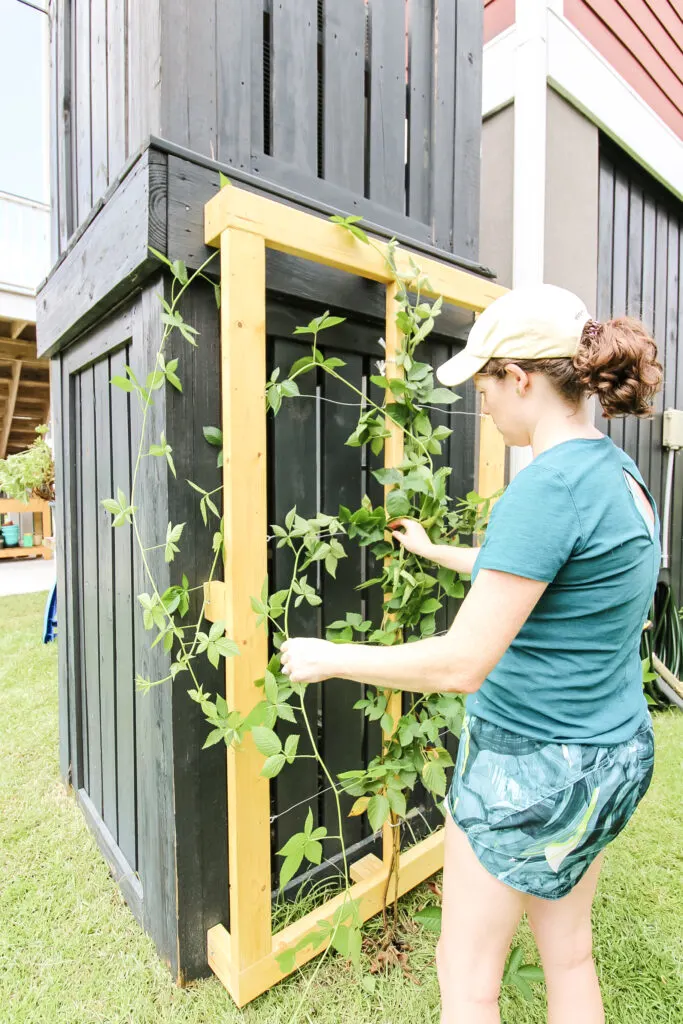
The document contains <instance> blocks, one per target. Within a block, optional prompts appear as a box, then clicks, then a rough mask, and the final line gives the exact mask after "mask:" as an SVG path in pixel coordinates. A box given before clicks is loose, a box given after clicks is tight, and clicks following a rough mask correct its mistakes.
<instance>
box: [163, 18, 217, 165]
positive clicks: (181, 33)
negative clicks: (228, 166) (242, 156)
mask: <svg viewBox="0 0 683 1024" xmlns="http://www.w3.org/2000/svg"><path fill="white" fill-rule="evenodd" d="M164 16H165V18H168V20H169V22H170V23H171V24H172V26H173V28H172V30H171V31H168V32H162V35H161V42H162V76H163V77H162V108H161V134H162V136H163V137H164V138H168V139H173V141H174V142H178V143H180V145H183V146H188V147H189V148H190V149H192V150H195V151H197V152H199V153H204V154H206V155H207V156H215V155H216V3H215V0H193V3H192V4H188V3H185V2H184V0H168V2H167V4H166V11H165V12H164ZM163 69H169V70H168V71H166V73H164V70H163ZM169 72H170V73H169Z"/></svg>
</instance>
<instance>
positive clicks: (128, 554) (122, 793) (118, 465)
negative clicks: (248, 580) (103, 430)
mask: <svg viewBox="0 0 683 1024" xmlns="http://www.w3.org/2000/svg"><path fill="white" fill-rule="evenodd" d="M131 340H132V337H131V336H130V335H129V334H128V331H127V330H126V328H125V325H122V330H121V332H120V334H119V343H120V347H119V348H118V349H117V350H116V351H115V352H114V353H113V354H112V355H111V356H110V358H109V365H110V372H111V376H112V377H123V376H125V366H126V363H127V362H128V360H129V358H130V343H131ZM110 400H111V422H112V431H113V444H112V485H113V491H117V490H118V488H119V487H120V488H121V490H122V491H123V493H124V494H125V495H129V494H130V485H131V450H130V448H131V436H130V428H131V408H130V404H131V399H130V396H129V395H128V394H127V393H126V392H125V391H122V390H121V388H117V387H112V388H111V399H110ZM132 532H133V531H132V527H131V526H129V525H128V524H124V525H123V526H118V527H117V528H116V529H115V530H114V531H113V533H114V553H113V564H114V582H115V591H114V619H115V628H116V657H115V659H114V677H115V687H116V772H115V776H116V787H117V799H118V834H117V842H118V846H119V847H120V849H121V852H122V854H123V856H124V857H125V858H126V861H127V862H128V864H129V865H130V867H131V868H132V869H133V870H135V869H136V868H137V863H138V859H137V837H136V816H137V800H138V796H137V778H136V770H135V769H136V765H135V748H136V742H135V736H136V728H135V665H134V650H135V633H134V629H135V626H134V608H133V602H134V600H135V595H134V592H133V546H132V541H133V537H132Z"/></svg>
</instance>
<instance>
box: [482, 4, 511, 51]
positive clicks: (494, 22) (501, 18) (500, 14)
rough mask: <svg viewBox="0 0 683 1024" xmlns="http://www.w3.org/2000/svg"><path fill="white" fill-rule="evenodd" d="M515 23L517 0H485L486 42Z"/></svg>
mask: <svg viewBox="0 0 683 1024" xmlns="http://www.w3.org/2000/svg"><path fill="white" fill-rule="evenodd" d="M514 23H515V0H484V42H485V43H488V41H489V39H493V37H494V36H497V35H499V34H500V33H501V32H503V31H504V30H505V29H506V28H509V27H510V25H514Z"/></svg>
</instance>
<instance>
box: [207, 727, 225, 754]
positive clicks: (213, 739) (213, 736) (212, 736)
mask: <svg viewBox="0 0 683 1024" xmlns="http://www.w3.org/2000/svg"><path fill="white" fill-rule="evenodd" d="M222 739H223V730H222V729H214V730H213V731H212V732H210V733H209V735H208V736H207V737H206V740H205V741H204V746H203V747H202V750H206V748H207V747H213V746H214V744H216V743H220V741H221V740H222Z"/></svg>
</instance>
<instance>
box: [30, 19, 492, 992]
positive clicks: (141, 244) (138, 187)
mask: <svg viewBox="0 0 683 1024" xmlns="http://www.w3.org/2000/svg"><path fill="white" fill-rule="evenodd" d="M51 24H52V126H53V151H52V195H53V221H52V223H53V234H52V237H53V257H54V266H53V269H52V271H51V273H50V275H49V277H48V278H47V280H46V281H45V282H44V283H43V285H42V286H41V289H40V292H39V296H38V346H39V354H40V355H43V356H45V355H49V356H50V357H51V359H52V381H53V384H52V386H53V406H54V419H55V428H56V429H55V451H56V463H57V467H56V468H57V532H58V594H59V621H60V650H59V700H60V767H61V773H62V776H63V778H64V780H65V781H66V782H68V783H70V785H71V786H72V787H73V790H74V793H75V795H76V797H77V799H78V801H79V804H80V806H81V808H82V810H83V813H84V815H85V816H86V818H87V821H88V823H89V826H90V827H91V829H92V831H93V833H94V835H95V836H96V838H97V841H98V843H99V846H100V849H101V851H102V854H103V856H104V857H105V858H106V860H107V862H108V864H109V865H110V867H111V870H112V873H113V874H114V877H115V878H116V879H117V881H118V883H119V885H120V887H121V890H122V892H123V894H124V896H125V898H126V900H127V902H128V903H129V905H130V907H131V910H132V911H133V913H134V914H135V916H136V917H137V919H138V920H139V921H140V923H141V925H142V927H144V928H145V930H146V931H148V932H149V934H150V935H151V936H152V937H153V939H154V941H155V942H156V945H157V948H158V950H159V954H160V956H162V957H163V958H164V959H165V960H166V961H167V962H168V963H169V966H170V968H171V971H172V973H173V975H174V977H175V978H176V979H177V980H178V981H179V982H183V981H185V980H189V979H191V978H194V977H197V976H201V975H203V974H206V973H207V972H208V969H207V955H206V934H207V930H208V929H210V928H211V927H212V926H213V925H215V924H217V923H218V922H224V923H226V924H227V923H228V916H229V911H228V877H227V855H228V854H227V829H226V778H225V749H224V747H223V746H222V745H221V746H215V747H212V748H210V749H208V750H206V751H202V750H201V747H202V743H203V741H204V739H205V735H206V722H205V719H204V718H203V715H202V713H201V710H200V709H199V708H198V707H197V706H196V705H193V704H192V702H191V701H190V700H189V698H188V697H187V694H186V687H184V686H180V688H178V687H170V686H168V687H157V688H155V689H154V690H152V691H151V692H150V693H149V694H146V695H141V694H140V693H136V690H135V685H134V677H135V675H136V673H141V674H142V675H143V676H151V677H156V676H159V675H162V674H164V673H163V671H162V665H163V657H164V656H163V653H162V652H161V649H160V647H157V648H155V649H154V650H150V648H149V643H148V639H147V637H146V635H145V633H144V631H143V629H142V626H141V622H140V618H139V608H138V604H137V600H136V596H135V595H137V594H138V593H139V592H140V591H141V590H144V589H146V588H145V585H144V580H143V574H142V567H141V565H140V563H139V559H138V557H137V553H136V551H135V549H134V545H133V544H132V540H131V536H130V531H129V530H128V529H127V528H126V529H119V530H115V531H113V530H112V529H111V527H110V517H109V515H108V514H107V513H106V512H105V511H104V509H103V508H102V506H101V504H100V501H101V499H102V498H105V497H109V496H110V495H111V494H112V491H113V489H114V488H115V487H116V486H117V485H120V486H121V487H122V488H123V489H124V490H125V489H126V487H127V486H129V485H130V477H131V472H132V466H133V455H132V446H133V439H134V438H135V437H136V436H137V434H138V427H139V423H138V418H139V412H138V410H137V407H136V405H135V404H134V403H133V402H132V401H131V399H130V396H128V395H126V394H125V393H124V392H121V391H117V390H116V389H114V390H112V389H111V388H110V386H109V381H110V379H111V378H112V377H113V376H115V375H117V374H118V375H120V374H121V373H122V372H123V367H124V366H125V365H126V364H129V365H130V366H132V367H133V369H135V370H140V372H141V373H146V371H147V369H148V363H149V356H150V354H152V353H155V352H156V349H157V347H158V342H159V337H160V331H161V324H160V320H159V302H158V298H157V294H158V293H162V294H168V292H169V279H168V276H167V275H166V273H165V272H164V269H163V267H162V265H161V264H160V263H159V261H158V260H157V259H156V258H155V257H154V256H153V255H152V254H151V253H150V251H149V247H150V246H152V247H154V248H155V249H157V250H159V251H160V252H162V253H164V254H167V255H168V256H169V257H170V258H171V259H181V260H184V261H185V263H186V264H187V266H188V268H190V269H192V268H196V267H197V266H199V265H200V263H201V262H202V261H203V260H204V259H205V258H206V257H207V256H208V254H209V250H208V249H207V248H206V247H205V245H204V241H203V238H204V235H203V213H204V205H205V203H206V202H207V201H208V200H209V199H210V198H211V197H212V195H213V194H214V193H215V192H216V191H217V190H218V188H219V171H221V170H222V171H223V172H224V173H226V174H227V175H228V176H229V177H230V178H231V179H232V180H233V181H235V182H237V183H240V184H241V185H242V186H243V187H244V188H247V189H252V190H256V191H259V192H261V193H262V194H266V195H269V196H270V197H273V198H277V199H278V200H279V201H281V202H283V203H287V204H292V205H295V206H297V207H299V208H301V209H305V210H308V211H311V212H315V213H318V214H322V215H330V214H335V213H336V214H356V215H359V216H361V217H362V218H363V220H364V224H365V225H366V226H367V227H368V228H369V229H371V230H372V231H373V232H374V233H375V234H377V235H379V236H384V237H390V236H396V237H397V238H398V239H399V240H401V241H404V242H406V243H407V244H408V245H410V246H411V247H412V248H413V249H414V250H417V251H418V252H422V253H424V254H428V255H431V256H434V257H438V258H440V259H441V260H443V261H446V262H447V263H450V264H453V265H457V266H461V267H465V268H467V269H469V270H472V271H474V272H476V273H479V274H482V275H487V276H491V275H490V273H489V272H488V271H486V270H485V269H484V268H481V267H480V266H479V265H478V264H477V255H478V254H477V231H478V210H479V198H478V189H479V151H480V145H479V142H480V122H481V118H480V111H481V64H482V5H481V4H478V3H475V2H473V0H128V2H126V0H56V3H54V4H53V7H52V22H51ZM267 297H268V302H267V331H268V338H269V344H270V358H271V360H272V362H273V364H277V363H280V362H283V363H284V362H288V361H290V360H292V359H294V358H297V357H298V355H299V354H300V353H301V351H302V349H301V345H300V343H299V341H298V340H296V339H292V337H291V331H292V328H293V326H294V325H295V324H297V323H301V322H302V320H303V319H309V318H310V316H311V315H315V314H316V313H318V312H320V311H321V310H322V308H330V309H332V310H333V311H334V312H335V313H341V314H342V315H344V316H346V317H347V318H348V319H347V323H346V324H345V325H344V327H343V328H342V329H340V330H338V331H337V332H335V335H334V339H333V341H331V342H330V345H331V348H329V350H328V351H330V352H333V351H337V350H339V351H342V350H343V351H344V353H345V358H346V360H347V362H348V364H349V366H350V369H351V372H352V373H353V374H354V376H355V377H356V378H357V380H358V381H359V382H361V381H362V380H363V379H367V377H368V376H369V374H371V373H372V372H374V370H373V362H374V361H375V360H376V359H378V358H380V357H381V350H380V349H379V347H378V345H377V339H378V334H379V333H380V332H381V329H382V328H381V326H380V325H383V322H384V294H383V290H382V289H381V288H380V287H379V286H376V285H375V284H373V283H372V282H369V281H366V280H361V279H358V278H354V277H351V276H349V275H346V274H343V273H342V272H339V271H335V270H332V269H329V268H324V267H319V266H314V265H312V264H309V263H305V262H304V261H302V260H299V259H297V258H295V257H292V256H287V255H284V254H282V253H278V252H269V254H268V262H267ZM311 311H313V314H311ZM183 312H184V316H185V319H186V320H187V321H188V322H190V323H191V324H193V325H194V327H195V328H196V329H197V330H198V331H199V333H200V335H201V344H200V345H199V347H198V348H197V349H196V350H193V354H192V355H191V356H189V357H188V356H187V355H184V356H183V359H184V374H183V376H184V381H185V395H184V397H182V398H181V397H180V396H178V395H177V394H176V393H175V392H173V391H172V390H171V389H168V391H160V392H158V396H157V398H156V400H155V405H154V407H153V413H152V415H153V420H154V422H153V424H152V430H153V432H156V433H157V434H158V433H159V432H160V431H161V430H163V431H165V433H166V435H167V436H168V437H169V438H170V439H172V441H173V446H174V455H175V461H176V467H177V470H178V477H179V478H184V477H191V478H192V479H193V480H195V481H196V482H197V483H198V484H200V485H202V486H204V487H206V488H207V489H210V488H211V487H213V486H215V485H216V472H217V471H216V459H215V449H212V448H210V447H209V446H208V445H207V444H206V442H205V441H204V438H203V436H202V427H203V426H204V425H207V424H213V423H218V422H219V419H220V374H219V321H218V315H217V310H216V305H215V301H214V294H213V288H212V286H211V284H210V283H208V282H200V283H199V284H198V285H197V286H195V287H194V288H193V289H192V290H191V292H189V293H188V298H187V301H186V303H185V305H184V307H183ZM470 322H471V315H469V314H463V313H462V312H461V313H460V314H458V313H457V312H454V311H451V312H450V313H448V314H445V315H443V316H442V317H441V319H440V323H439V332H440V333H439V334H438V335H435V336H434V340H433V342H432V357H433V361H434V362H435V363H438V362H440V361H442V360H443V359H445V358H447V356H448V355H450V354H451V353H452V352H453V350H454V348H455V347H457V346H458V345H460V344H461V343H462V339H463V338H464V337H465V336H466V332H467V329H468V327H469V324H470ZM464 394H465V401H464V402H462V403H460V406H459V409H460V410H462V411H463V412H465V413H468V412H469V413H470V414H471V413H473V412H474V396H473V394H472V392H471V391H470V390H467V391H465V393H464ZM325 397H328V396H325V395H319V396H318V401H317V402H316V403H310V404H309V405H308V406H302V407H297V411H296V412H291V411H290V412H288V411H287V410H283V412H282V413H281V414H280V417H279V418H278V420H277V429H274V428H271V433H270V437H269V446H270V447H269V462H270V464H271V465H272V466H273V467H274V468H273V472H272V479H271V481H270V494H269V502H270V508H271V521H277V520H278V519H279V518H280V517H281V516H282V515H283V513H284V512H285V511H286V510H287V509H289V508H290V507H291V506H292V505H293V504H295V503H296V504H298V506H299V507H300V509H301V510H302V511H303V512H308V511H310V512H311V513H312V512H313V510H314V506H315V503H316V501H318V500H320V501H321V502H322V506H323V507H325V506H326V505H329V506H330V507H331V508H336V506H337V505H338V504H339V503H340V502H341V503H344V502H345V501H348V502H349V503H352V502H353V500H358V499H359V498H360V496H361V495H362V494H363V493H364V492H366V491H367V492H368V493H370V494H371V495H372V493H373V486H374V487H376V488H377V490H378V491H379V490H380V489H379V487H378V485H376V484H373V481H372V479H371V478H369V470H370V469H371V468H372V465H371V463H370V462H364V461H363V457H362V455H361V454H359V450H358V449H346V451H347V454H346V455H342V456H340V455H339V451H340V446H339V443H338V441H339V439H340V438H343V437H344V436H346V435H347V434H348V433H349V431H350V429H352V427H353V413H352V411H350V414H349V416H348V417H346V416H345V414H344V413H343V411H341V412H340V411H339V407H334V409H335V411H333V412H330V411H329V409H332V408H333V407H332V406H329V408H328V407H327V406H326V405H325V404H324V401H323V400H324V399H325ZM331 397H334V396H331ZM302 409H303V412H302ZM475 423H476V418H475V416H473V415H469V416H467V415H464V416H462V417H460V419H459V426H458V429H457V430H456V433H455V434H454V435H453V437H452V438H451V440H450V442H449V450H448V451H447V452H446V453H445V458H446V460H448V461H449V462H450V464H451V465H452V466H453V467H454V472H453V476H452V478H451V488H452V491H453V493H454V494H459V495H461V494H463V493H465V492H466V491H469V490H470V489H471V488H472V486H473V483H474V475H473V474H474V445H475ZM460 424H461V425H460ZM326 445H327V446H329V452H332V450H334V452H335V453H336V454H335V456H334V461H333V460H332V459H331V457H327V458H326V450H325V446H326ZM342 451H343V449H342ZM140 488H141V491H140V493H141V497H142V500H143V501H145V504H146V507H147V508H153V509H154V515H155V517H156V518H155V521H152V517H149V518H148V519H146V521H145V528H146V529H147V530H148V531H149V538H150V539H149V540H148V541H147V542H148V543H149V544H151V543H153V542H155V541H153V540H152V538H154V537H156V536H157V534H158V532H159V531H165V528H166V523H167V522H168V521H169V520H171V521H173V522H176V523H177V522H186V523H187V526H186V530H185V534H184V538H183V546H182V552H181V555H180V556H179V558H178V559H177V560H176V561H175V562H174V563H172V566H171V567H169V566H168V565H166V563H165V562H164V561H163V558H162V557H161V553H160V552H152V553H150V556H149V557H150V559H151V560H153V561H154V569H155V572H156V575H157V577H158V579H159V581H160V584H161V585H162V586H164V585H169V584H170V583H172V582H175V581H177V578H178V576H179V575H180V574H181V573H183V572H184V573H186V574H187V576H188V578H189V580H190V585H191V586H195V585H197V584H199V583H201V582H202V580H203V579H205V578H206V576H207V575H208V570H209V555H210V551H209V548H208V545H206V544H205V543H204V542H203V540H202V542H201V543H200V539H201V538H203V536H204V526H203V523H202V521H201V517H200V515H199V510H198V506H197V503H196V501H195V500H194V499H193V497H192V492H191V491H189V489H187V488H181V487H177V486H175V485H174V481H173V478H172V477H170V475H169V472H168V470H167V468H166V466H165V464H164V465H163V468H162V460H147V462H146V463H145V465H144V468H143V470H142V471H141V477H140ZM245 497H246V496H245ZM379 500H380V501H381V495H380V496H379ZM156 542H158V540H157V541H156ZM271 571H272V573H273V574H274V575H277V572H278V565H277V559H276V558H274V559H273V561H272V569H271ZM360 573H361V566H360V564H354V563H353V560H352V559H348V564H346V565H345V566H344V569H343V571H341V567H340V576H339V582H338V586H337V587H336V588H334V590H333V591H330V592H329V593H327V594H326V595H325V600H324V605H323V612H322V614H323V615H324V621H330V620H331V619H334V618H335V617H336V614H337V609H338V608H341V607H344V608H345V609H346V610H348V609H350V608H351V607H353V604H352V602H353V601H354V600H355V601H357V602H360V597H359V596H358V594H357V593H356V592H355V591H354V589H353V587H354V584H355V583H356V582H357V580H358V578H359V576H360ZM359 610H360V604H359ZM312 611H313V610H311V612H312ZM309 614H310V613H309ZM318 625H319V623H318V621H317V620H314V621H310V620H307V619H306V617H305V615H304V614H303V613H302V615H301V617H300V620H299V622H298V623H297V627H298V628H300V629H301V630H307V629H308V630H310V629H316V628H317V626H318ZM201 682H202V684H203V686H204V688H205V690H207V691H208V692H216V691H217V690H219V689H220V688H221V686H222V683H223V680H222V676H221V674H220V673H218V672H216V673H215V674H212V673H211V670H210V669H205V670H204V675H203V677H202V679H201ZM316 699H318V700H319V702H320V703H319V707H318V708H317V709H316V710H317V718H318V722H319V728H320V735H321V741H322V744H323V749H324V751H325V756H326V759H327V760H328V763H329V765H330V767H331V768H334V769H337V770H342V769H343V768H345V767H348V766H349V763H351V764H354V763H357V762H358V760H359V759H361V758H363V757H367V756H370V755H371V754H372V752H373V751H375V750H376V749H377V747H378V744H379V743H380V736H379V732H378V733H377V734H374V733H372V732H371V731H368V732H366V731H364V726H362V724H361V723H360V722H359V721H357V720H356V718H355V717H354V718H353V719H351V717H350V716H351V711H350V703H351V702H350V701H349V700H348V698H345V699H343V698H342V696H341V694H340V693H339V692H338V691H335V690H334V689H333V688H331V689H330V690H328V691H326V696H325V697H324V698H323V696H319V697H318V698H316ZM345 716H346V720H347V721H349V731H348V735H345V737H344V744H340V736H341V732H340V729H339V726H340V724H341V723H343V722H344V721H345ZM326 722H334V723H335V725H336V728H334V729H328V731H327V734H325V724H326ZM351 723H352V724H351ZM354 729H355V732H354V731H353V730H354ZM309 763H310V762H301V763H300V764H299V765H297V766H296V770H292V771H291V772H289V773H287V774H286V775H283V776H282V777H281V778H280V779H278V781H277V784H276V785H274V786H273V788H272V818H271V823H272V831H273V839H274V843H275V844H277V847H279V846H280V845H281V844H282V843H283V842H284V841H285V840H286V838H287V836H288V835H289V834H291V832H293V831H296V830H297V829H298V828H300V827H301V824H302V822H301V821H299V820H298V817H300V815H301V814H302V813H303V811H302V807H303V803H302V802H304V801H306V802H308V800H309V798H310V797H311V795H312V794H319V796H318V797H317V807H318V817H319V820H320V821H325V820H326V817H327V816H328V815H329V813H330V808H329V806H328V804H327V802H326V797H325V793H324V792H322V791H321V790H322V789H323V788H324V787H321V786H320V780H319V779H318V777H317V773H316V772H315V770H313V769H310V768H308V767H305V765H307V764H309ZM299 805H301V806H299ZM425 813H426V812H425ZM353 841H354V842H355V844H357V849H358V850H363V851H364V850H366V849H369V848H371V845H372V843H373V842H374V839H373V837H372V836H369V835H367V832H366V831H364V830H363V827H362V826H361V825H360V824H358V825H357V826H356V833H355V834H354V836H353ZM294 882H296V880H294ZM293 884H294V883H293Z"/></svg>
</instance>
